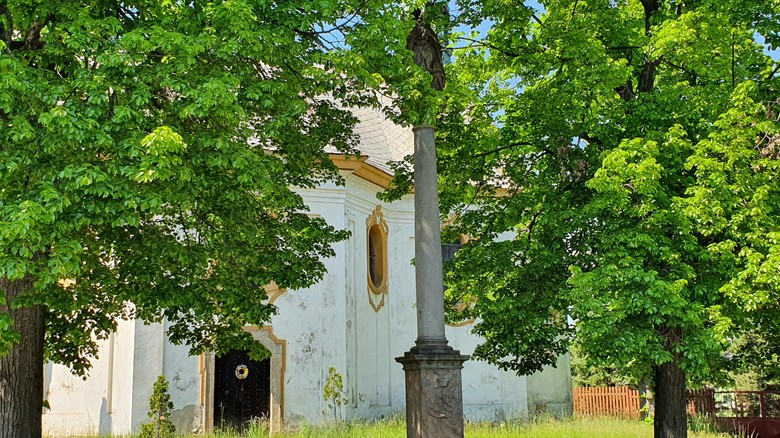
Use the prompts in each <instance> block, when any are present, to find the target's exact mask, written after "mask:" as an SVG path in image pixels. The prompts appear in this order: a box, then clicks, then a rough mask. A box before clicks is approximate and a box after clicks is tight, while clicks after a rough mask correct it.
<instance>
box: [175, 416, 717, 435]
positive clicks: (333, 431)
mask: <svg viewBox="0 0 780 438" xmlns="http://www.w3.org/2000/svg"><path fill="white" fill-rule="evenodd" d="M692 423H693V424H692V429H700V430H699V431H693V430H692V431H690V432H689V434H688V438H725V437H728V435H726V434H718V433H715V432H711V431H707V430H709V429H710V428H706V427H704V428H702V427H701V425H697V423H696V422H695V421H694V422H692ZM701 429H703V430H701ZM178 436H181V435H178ZM652 436H653V425H652V424H647V423H643V422H640V421H632V420H617V419H610V418H578V419H566V420H556V419H554V418H548V417H543V418H536V419H533V420H526V421H517V422H511V423H500V424H494V423H469V424H467V425H466V438H652ZM204 437H205V438H239V437H240V438H268V430H267V429H266V428H265V427H264V426H262V425H258V426H255V427H253V428H252V429H250V430H249V431H248V432H247V433H245V434H243V435H240V434H235V433H230V432H215V433H213V434H209V435H188V436H187V437H186V438H204ZM274 438H406V423H404V421H403V419H402V418H391V419H387V420H383V421H378V422H370V423H368V422H354V423H342V424H336V425H334V424H330V425H326V426H310V425H301V426H298V428H297V430H295V431H287V432H284V433H280V434H275V435H274Z"/></svg>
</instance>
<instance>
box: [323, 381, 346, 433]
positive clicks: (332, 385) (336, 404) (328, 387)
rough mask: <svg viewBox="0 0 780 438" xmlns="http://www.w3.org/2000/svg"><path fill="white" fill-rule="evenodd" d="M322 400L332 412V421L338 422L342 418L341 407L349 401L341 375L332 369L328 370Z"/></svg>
mask: <svg viewBox="0 0 780 438" xmlns="http://www.w3.org/2000/svg"><path fill="white" fill-rule="evenodd" d="M322 399H323V400H325V401H326V402H327V403H328V409H329V410H330V411H332V412H333V421H335V422H339V421H340V420H341V419H342V418H343V417H342V413H341V407H342V406H346V405H347V404H348V403H349V399H347V391H346V390H345V389H344V382H343V380H342V377H341V374H340V373H338V372H337V371H336V368H334V367H330V368H328V378H327V379H326V380H325V386H324V387H323V388H322Z"/></svg>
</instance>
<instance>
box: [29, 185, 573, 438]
mask: <svg viewBox="0 0 780 438" xmlns="http://www.w3.org/2000/svg"><path fill="white" fill-rule="evenodd" d="M344 176H345V178H346V183H347V186H346V187H339V186H336V185H333V184H327V185H325V186H323V187H320V188H318V189H316V190H308V189H306V190H298V193H300V194H301V195H302V196H303V197H304V200H305V201H306V203H307V205H309V206H310V208H311V212H310V214H312V215H316V216H320V217H322V218H323V219H325V220H326V221H327V222H328V223H329V224H330V225H332V226H334V227H335V228H337V229H348V230H350V231H351V232H352V235H351V237H350V238H349V239H348V240H347V241H344V242H339V243H337V244H336V245H334V250H335V252H336V255H335V256H334V257H331V258H328V259H326V260H323V263H324V264H325V266H326V269H327V274H325V277H324V278H323V279H322V281H320V282H319V283H317V284H315V285H313V286H312V287H310V288H307V289H303V290H295V291H286V292H285V293H283V294H281V295H278V296H277V297H276V298H275V301H274V304H275V305H276V306H277V307H278V308H279V314H278V315H276V316H275V317H273V319H272V320H271V321H270V322H269V323H268V324H267V326H270V327H267V328H266V329H267V330H269V332H270V333H271V334H272V335H273V337H274V338H275V339H277V340H278V341H279V342H282V343H285V347H284V349H283V350H280V351H284V352H285V353H284V354H283V356H284V357H282V358H281V361H282V366H281V367H280V369H281V385H280V386H281V387H282V388H281V389H280V392H281V393H282V397H281V398H282V400H281V410H282V416H283V422H284V423H285V424H292V425H294V424H296V423H299V422H301V421H305V422H307V423H319V422H321V421H324V420H327V419H329V418H332V417H331V416H332V412H324V411H325V410H326V409H327V402H326V401H324V400H323V398H322V397H323V388H324V385H325V383H326V379H327V376H328V369H329V368H330V367H334V368H336V370H337V372H339V373H340V374H341V375H342V376H343V378H344V385H345V390H346V393H347V398H348V405H347V406H346V407H345V408H343V414H344V416H345V417H347V418H379V417H382V416H387V415H392V414H403V412H404V409H405V408H404V406H405V389H404V373H403V369H402V367H401V365H400V364H397V363H396V362H395V361H394V358H395V357H398V356H402V355H403V354H404V352H406V351H407V350H409V348H410V347H412V346H413V345H414V340H415V338H416V310H415V301H416V297H415V272H414V266H412V264H411V261H412V259H413V258H414V203H413V197H412V196H405V197H404V198H402V199H401V200H399V201H396V202H393V203H389V204H386V203H383V202H381V201H379V200H377V199H376V193H377V192H378V190H379V187H378V186H376V185H374V184H372V183H370V182H367V181H365V180H363V179H360V178H357V177H355V176H353V175H351V174H348V173H344ZM377 206H381V209H380V211H381V214H382V216H383V218H384V220H385V221H386V223H387V226H388V236H387V247H388V253H387V268H388V271H387V274H388V275H387V281H388V291H387V294H386V295H385V296H384V303H383V304H382V305H381V306H380V305H379V303H380V302H381V299H380V300H379V301H378V300H377V298H381V297H377V296H371V297H370V296H369V294H370V292H369V288H368V263H367V226H366V220H367V219H368V218H369V217H370V216H371V215H372V214H373V213H375V212H376V211H377V210H376V208H377ZM371 298H372V299H373V300H371ZM372 302H373V303H374V307H377V309H378V310H375V308H374V307H372V305H371V303H372ZM470 329H471V325H465V326H462V327H450V326H448V327H447V329H446V330H447V337H448V339H449V341H450V345H451V346H452V347H453V348H455V349H459V350H460V351H461V353H462V354H471V353H472V352H473V350H474V347H475V346H476V345H477V344H478V343H479V338H477V337H476V336H474V335H472V334H471V333H470ZM280 355H281V354H280ZM205 363H207V360H206V361H204V359H202V358H201V357H191V356H189V355H188V347H186V346H174V345H171V344H170V343H168V342H167V340H166V337H165V335H164V326H163V325H162V324H153V325H144V324H143V323H142V322H140V321H125V322H120V325H119V330H118V332H117V333H116V334H115V335H113V336H112V338H111V339H109V340H106V341H102V343H101V355H100V358H99V359H97V360H95V362H94V364H93V370H92V372H91V374H90V379H88V380H87V381H82V380H80V379H78V378H72V377H69V376H70V375H69V371H67V370H66V369H65V368H64V367H60V366H52V365H47V368H46V373H47V382H48V383H47V388H49V392H48V393H49V394H50V403H51V404H52V409H51V411H50V412H48V413H47V414H46V415H44V422H45V430H46V431H47V432H49V433H51V434H53V435H55V434H56V435H66V434H68V433H70V434H86V435H93V434H97V433H107V432H113V433H114V434H126V433H128V432H129V431H130V430H131V429H132V431H133V432H137V431H138V428H139V426H140V424H141V423H142V422H143V421H146V414H147V412H148V401H149V397H150V396H151V393H152V385H153V383H154V380H155V379H156V378H157V376H158V375H160V374H164V375H165V376H166V377H167V378H168V381H169V384H170V393H171V397H172V399H173V402H174V413H173V415H172V419H173V421H174V422H175V424H176V425H177V428H178V430H180V431H182V432H190V431H196V430H198V429H199V427H200V426H202V425H203V422H204V421H207V420H208V419H209V418H211V417H209V413H208V412H207V411H208V409H209V408H208V403H204V401H206V398H208V396H209V394H210V391H211V389H205V388H206V387H207V386H208V385H209V384H213V380H211V381H209V380H208V379H205V378H206V374H205V372H204V370H206V369H207V366H206V365H204V364H205ZM561 365H562V367H560V368H559V369H558V370H557V371H554V372H546V374H544V373H542V375H540V376H534V377H529V378H526V377H518V376H516V375H514V374H513V373H509V372H503V371H500V370H498V369H497V368H495V367H493V366H491V365H488V364H486V363H484V362H477V361H467V362H466V363H465V365H464V370H463V388H464V414H465V416H466V418H467V419H468V420H472V421H479V420H490V421H496V420H498V421H501V420H503V419H505V418H509V417H519V416H525V415H527V414H528V412H529V409H530V410H531V411H532V412H533V410H534V409H536V408H537V406H538V405H539V403H540V401H543V402H544V403H545V406H547V407H548V408H549V409H550V410H553V409H557V407H558V406H559V404H560V403H564V404H565V403H566V402H567V400H568V402H569V403H570V378H569V377H568V376H569V374H568V370H569V368H568V362H566V363H561ZM204 379H205V380H204ZM209 382H211V383H209ZM567 385H568V386H567ZM567 388H568V391H569V392H568V393H567V392H566V391H567ZM532 392H533V394H532ZM566 394H568V397H569V398H568V399H567V398H566V397H567V396H566ZM560 406H564V405H560ZM204 418H205V419H206V420H204ZM207 429H208V427H207ZM201 431H202V429H201Z"/></svg>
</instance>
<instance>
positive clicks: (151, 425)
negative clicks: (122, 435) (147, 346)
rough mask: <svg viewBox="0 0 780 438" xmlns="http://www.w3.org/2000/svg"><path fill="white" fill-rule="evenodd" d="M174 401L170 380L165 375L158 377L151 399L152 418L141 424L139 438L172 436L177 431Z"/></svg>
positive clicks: (169, 437) (150, 414)
mask: <svg viewBox="0 0 780 438" xmlns="http://www.w3.org/2000/svg"><path fill="white" fill-rule="evenodd" d="M172 410H173V402H172V401H171V395H170V394H169V393H168V380H166V379H165V376H159V377H157V380H155V382H154V389H153V391H152V397H151V398H150V399H149V413H148V414H147V416H148V417H149V419H150V420H151V421H150V422H148V423H144V424H142V425H141V433H140V434H139V435H138V437H139V438H171V437H173V436H174V434H175V433H176V426H174V425H173V423H172V422H171V411H172Z"/></svg>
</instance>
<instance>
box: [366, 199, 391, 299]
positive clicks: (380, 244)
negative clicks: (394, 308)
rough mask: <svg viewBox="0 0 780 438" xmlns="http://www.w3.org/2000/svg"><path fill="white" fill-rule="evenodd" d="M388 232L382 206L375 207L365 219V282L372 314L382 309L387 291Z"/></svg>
mask: <svg viewBox="0 0 780 438" xmlns="http://www.w3.org/2000/svg"><path fill="white" fill-rule="evenodd" d="M389 230H390V228H389V226H388V225H387V221H386V220H385V218H384V214H383V213H382V206H381V205H377V206H376V208H375V209H374V211H373V212H372V213H371V216H369V217H368V219H366V280H367V282H368V302H369V304H371V307H372V308H373V309H374V312H379V310H380V309H381V308H382V307H384V305H385V296H386V295H387V291H388V285H387V283H388V278H387V277H388V266H387V262H388V260H387V235H388V233H389ZM372 268H373V269H372Z"/></svg>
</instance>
